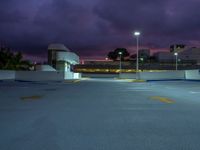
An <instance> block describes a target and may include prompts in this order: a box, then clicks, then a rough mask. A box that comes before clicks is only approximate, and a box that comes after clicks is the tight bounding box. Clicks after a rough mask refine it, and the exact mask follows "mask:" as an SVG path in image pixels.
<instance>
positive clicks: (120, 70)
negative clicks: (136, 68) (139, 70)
mask: <svg viewBox="0 0 200 150" xmlns="http://www.w3.org/2000/svg"><path fill="white" fill-rule="evenodd" d="M119 59H120V61H119V72H120V73H121V72H122V52H119Z"/></svg>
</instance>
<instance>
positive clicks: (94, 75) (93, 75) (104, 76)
mask: <svg viewBox="0 0 200 150" xmlns="http://www.w3.org/2000/svg"><path fill="white" fill-rule="evenodd" d="M82 77H86V78H118V77H119V74H94V73H83V74H82Z"/></svg>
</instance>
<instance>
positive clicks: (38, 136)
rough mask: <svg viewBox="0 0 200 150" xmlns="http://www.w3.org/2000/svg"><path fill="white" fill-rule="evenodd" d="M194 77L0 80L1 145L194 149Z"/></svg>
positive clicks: (197, 123) (197, 145)
mask: <svg viewBox="0 0 200 150" xmlns="http://www.w3.org/2000/svg"><path fill="white" fill-rule="evenodd" d="M199 114H200V82H190V81H162V82H140V83H137V82H129V81H128V80H117V79H87V80H76V81H65V82H17V81H1V82H0V150H198V149H200V142H199V139H200V117H199Z"/></svg>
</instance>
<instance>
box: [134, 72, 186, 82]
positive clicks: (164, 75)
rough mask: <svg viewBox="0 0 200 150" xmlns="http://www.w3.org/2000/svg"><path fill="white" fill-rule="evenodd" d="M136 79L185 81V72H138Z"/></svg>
mask: <svg viewBox="0 0 200 150" xmlns="http://www.w3.org/2000/svg"><path fill="white" fill-rule="evenodd" d="M138 79H141V80H179V79H185V71H165V72H140V73H138Z"/></svg>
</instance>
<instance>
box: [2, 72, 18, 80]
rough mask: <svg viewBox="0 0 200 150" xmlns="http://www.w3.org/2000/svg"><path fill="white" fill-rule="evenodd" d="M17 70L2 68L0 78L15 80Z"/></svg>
mask: <svg viewBox="0 0 200 150" xmlns="http://www.w3.org/2000/svg"><path fill="white" fill-rule="evenodd" d="M14 79H15V71H11V70H0V80H14Z"/></svg>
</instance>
